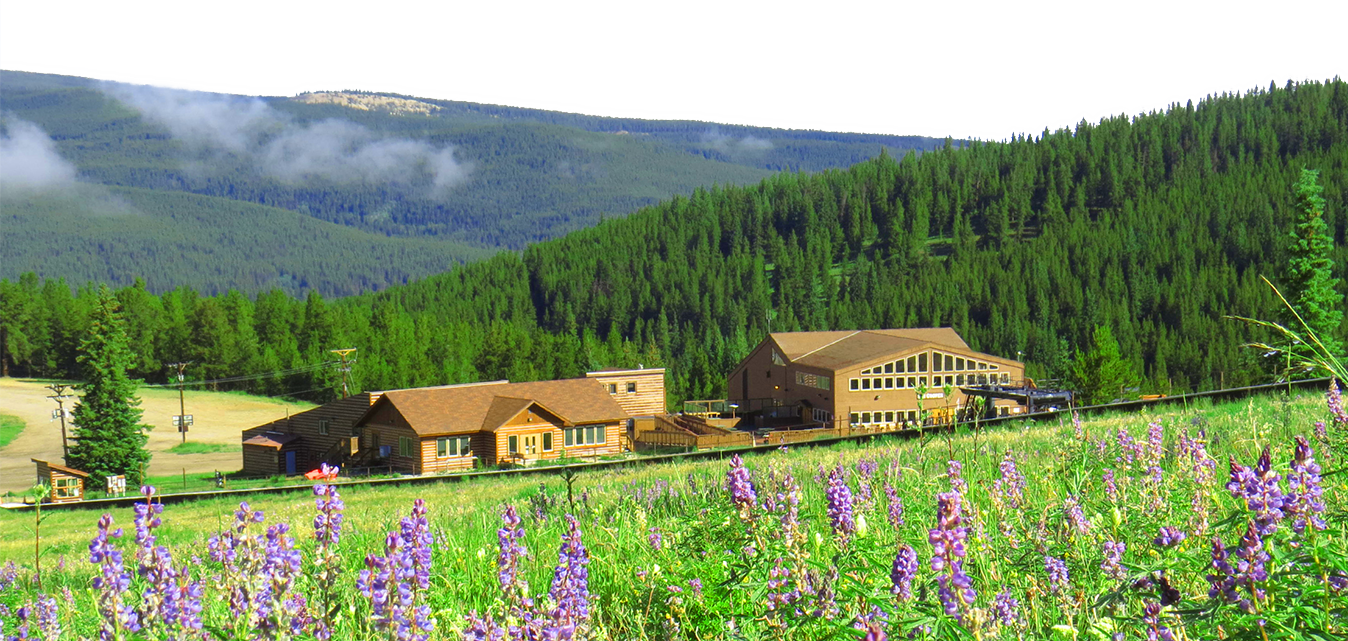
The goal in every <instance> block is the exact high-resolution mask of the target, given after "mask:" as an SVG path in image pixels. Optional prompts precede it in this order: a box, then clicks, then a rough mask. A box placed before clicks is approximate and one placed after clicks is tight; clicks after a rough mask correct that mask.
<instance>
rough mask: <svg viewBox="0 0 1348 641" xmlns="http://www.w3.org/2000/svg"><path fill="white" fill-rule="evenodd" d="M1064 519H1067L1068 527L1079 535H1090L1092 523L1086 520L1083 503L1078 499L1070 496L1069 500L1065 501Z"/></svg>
mask: <svg viewBox="0 0 1348 641" xmlns="http://www.w3.org/2000/svg"><path fill="white" fill-rule="evenodd" d="M1062 513H1063V518H1065V519H1067V525H1068V526H1069V527H1071V528H1072V529H1073V530H1075V531H1076V532H1077V534H1082V535H1085V534H1090V533H1091V522H1090V521H1088V520H1086V515H1085V514H1084V513H1083V512H1082V511H1081V502H1080V501H1078V500H1077V497H1075V496H1072V495H1068V496H1067V500H1065V501H1063V506H1062Z"/></svg>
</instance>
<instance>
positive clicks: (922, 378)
mask: <svg viewBox="0 0 1348 641" xmlns="http://www.w3.org/2000/svg"><path fill="white" fill-rule="evenodd" d="M917 381H918V382H919V383H921V384H922V387H931V386H930V385H927V377H926V376H919V377H917Z"/></svg>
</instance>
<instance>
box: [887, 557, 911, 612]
mask: <svg viewBox="0 0 1348 641" xmlns="http://www.w3.org/2000/svg"><path fill="white" fill-rule="evenodd" d="M916 575H917V552H916V551H914V550H913V548H912V547H911V546H909V545H901V546H899V551H898V553H897V554H895V555H894V567H893V569H892V570H890V572H889V578H890V580H891V581H892V582H893V583H894V587H892V588H890V590H889V591H890V592H891V593H893V594H895V595H898V597H899V600H900V601H911V600H912V598H913V577H914V576H916Z"/></svg>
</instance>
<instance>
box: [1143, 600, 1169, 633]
mask: <svg viewBox="0 0 1348 641" xmlns="http://www.w3.org/2000/svg"><path fill="white" fill-rule="evenodd" d="M1142 623H1144V624H1145V625H1146V626H1147V641H1175V633H1174V632H1171V631H1170V628H1167V627H1165V626H1163V625H1161V604H1160V603H1157V602H1155V601H1148V602H1147V604H1146V605H1145V606H1143V608H1142Z"/></svg>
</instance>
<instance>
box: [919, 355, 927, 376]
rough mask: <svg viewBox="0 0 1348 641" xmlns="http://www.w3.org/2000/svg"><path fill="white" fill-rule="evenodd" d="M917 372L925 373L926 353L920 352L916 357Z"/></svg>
mask: <svg viewBox="0 0 1348 641" xmlns="http://www.w3.org/2000/svg"><path fill="white" fill-rule="evenodd" d="M917 371H919V372H925V371H927V353H926V352H922V353H921V354H918V355H917Z"/></svg>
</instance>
